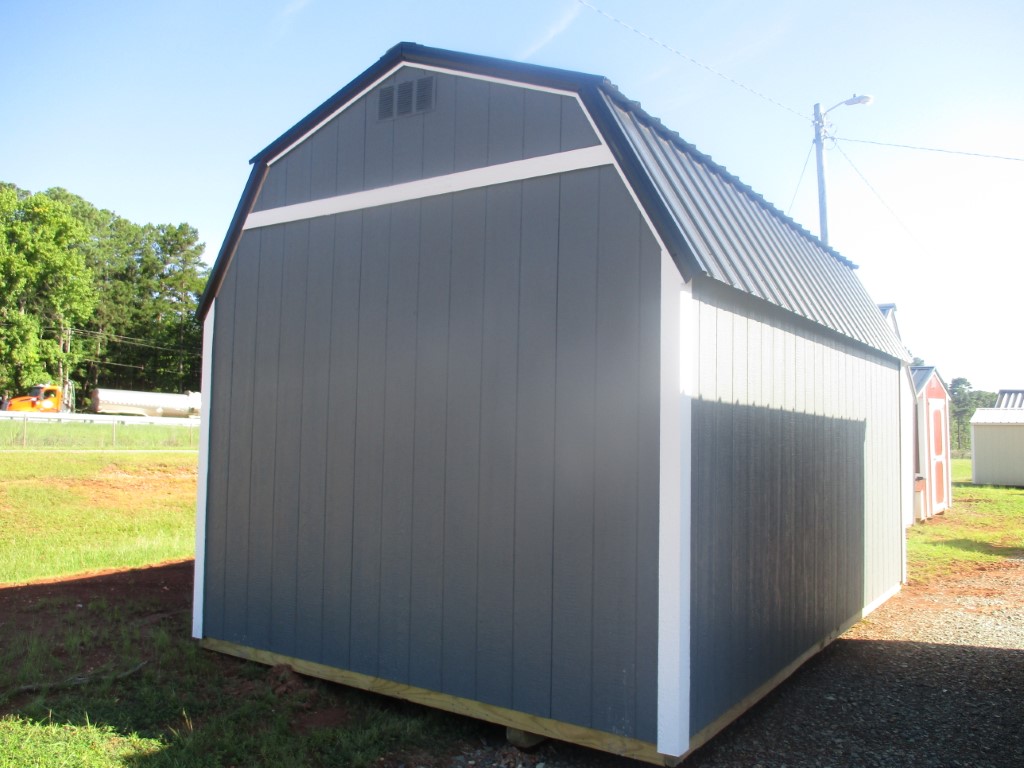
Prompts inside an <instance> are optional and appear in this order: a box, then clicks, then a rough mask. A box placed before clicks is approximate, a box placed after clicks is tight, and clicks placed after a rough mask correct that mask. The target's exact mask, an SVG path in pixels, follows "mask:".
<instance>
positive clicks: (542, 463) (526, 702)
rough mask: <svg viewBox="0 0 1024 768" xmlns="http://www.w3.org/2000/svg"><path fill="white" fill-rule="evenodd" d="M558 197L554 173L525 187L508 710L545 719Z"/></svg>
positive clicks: (548, 703) (548, 665)
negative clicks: (510, 699) (511, 660)
mask: <svg viewBox="0 0 1024 768" xmlns="http://www.w3.org/2000/svg"><path fill="white" fill-rule="evenodd" d="M558 198H559V182H558V179H557V178H556V177H548V178H543V179H535V180H533V181H529V182H526V183H525V184H524V185H523V220H524V221H528V222H530V226H529V227H525V228H524V230H523V235H522V237H523V240H522V255H521V260H520V267H519V349H518V351H517V357H518V360H517V365H516V376H517V379H518V382H517V394H516V397H517V420H516V489H515V494H516V531H515V562H514V569H515V585H514V589H515V595H516V600H515V615H514V621H513V638H512V648H513V653H514V656H513V690H512V707H513V709H517V710H522V711H526V712H535V713H537V714H538V715H542V716H548V715H549V714H550V711H551V709H550V708H551V619H552V616H551V614H552V603H551V600H552V595H551V574H552V567H553V559H552V555H553V549H552V536H551V520H552V516H553V512H554V486H555V467H554V455H555V353H556V348H555V336H554V334H553V333H552V329H553V328H555V322H556V315H555V312H556V306H557V299H558Z"/></svg>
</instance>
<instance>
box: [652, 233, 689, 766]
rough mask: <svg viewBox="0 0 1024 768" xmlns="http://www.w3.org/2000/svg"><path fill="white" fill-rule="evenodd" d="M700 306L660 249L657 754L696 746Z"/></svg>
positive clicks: (673, 753) (675, 754)
mask: <svg viewBox="0 0 1024 768" xmlns="http://www.w3.org/2000/svg"><path fill="white" fill-rule="evenodd" d="M694 311H695V305H694V302H693V299H692V294H691V293H690V286H688V285H686V284H685V283H684V282H683V278H682V276H681V275H680V274H679V270H678V269H677V268H676V265H675V262H674V261H673V260H672V257H671V256H670V255H669V254H668V252H667V251H665V250H662V252H661V458H660V468H659V469H660V478H661V479H660V488H659V515H658V517H659V520H658V530H659V544H658V743H657V748H658V752H660V753H661V754H663V755H670V756H673V757H681V756H682V755H684V754H686V753H687V752H688V751H689V748H690V499H691V493H690V445H691V442H690V428H691V426H690V418H691V417H690V400H691V398H692V395H693V392H692V386H691V383H692V381H693V379H694V376H693V364H694V363H693V361H694V351H693V346H692V345H693V342H692V339H693V338H694V333H695V324H694V321H693V313H694Z"/></svg>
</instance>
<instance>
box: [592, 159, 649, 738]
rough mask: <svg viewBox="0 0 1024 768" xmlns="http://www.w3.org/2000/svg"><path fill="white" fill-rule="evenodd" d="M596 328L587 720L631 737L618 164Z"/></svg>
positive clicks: (629, 267) (632, 249)
mask: <svg viewBox="0 0 1024 768" xmlns="http://www.w3.org/2000/svg"><path fill="white" fill-rule="evenodd" d="M599 191H600V200H599V205H598V209H597V213H598V226H599V229H598V252H597V318H596V320H597V322H596V324H595V336H596V339H595V346H596V366H595V372H596V375H595V392H594V399H595V412H594V438H595V439H594V465H595V468H596V476H595V478H594V483H595V491H594V576H593V579H594V650H593V653H594V658H593V664H594V667H593V668H594V672H593V676H594V688H593V702H592V715H591V717H592V720H591V722H592V723H593V724H594V725H595V726H596V727H598V728H600V729H602V730H606V731H611V732H612V733H622V734H630V735H631V734H632V733H633V732H634V728H635V723H636V710H635V706H636V702H635V700H634V699H633V698H632V697H631V696H623V689H625V690H628V691H632V690H634V689H635V687H636V608H637V606H636V586H637V518H638V509H637V501H638V500H637V494H638V490H639V489H638V487H637V484H638V478H637V473H638V466H637V459H638V440H639V435H638V432H637V409H638V402H637V392H638V389H639V387H638V382H637V376H638V375H639V373H640V367H639V351H640V254H639V248H638V247H637V245H638V233H639V230H640V226H641V222H640V220H639V218H638V217H637V215H636V211H635V209H634V208H633V206H632V205H631V201H630V199H629V196H628V192H627V191H626V190H625V188H623V186H622V184H621V183H620V182H619V179H618V176H617V174H616V172H615V170H614V169H613V168H604V169H602V170H601V171H600V180H599Z"/></svg>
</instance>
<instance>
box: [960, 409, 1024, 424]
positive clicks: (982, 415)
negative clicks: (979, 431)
mask: <svg viewBox="0 0 1024 768" xmlns="http://www.w3.org/2000/svg"><path fill="white" fill-rule="evenodd" d="M971 424H972V425H975V426H977V425H982V426H999V425H1018V424H1019V425H1021V426H1024V408H979V409H978V410H976V411H975V412H974V415H973V416H971Z"/></svg>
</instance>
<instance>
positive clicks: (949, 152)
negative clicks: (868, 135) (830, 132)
mask: <svg viewBox="0 0 1024 768" xmlns="http://www.w3.org/2000/svg"><path fill="white" fill-rule="evenodd" d="M832 138H835V137H832ZM843 141H852V142H856V143H857V144H875V145H876V146H879V147H896V148H898V149H916V150H919V151H921V152H942V153H943V154H946V155H965V156H967V157H984V158H988V159H990V160H1010V161H1012V162H1015V163H1024V157H1010V156H1008V155H990V154H987V153H985V152H964V151H960V150H956V149H939V148H937V147H917V146H914V145H913V144H892V143H890V142H886V141H870V140H868V139H843Z"/></svg>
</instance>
